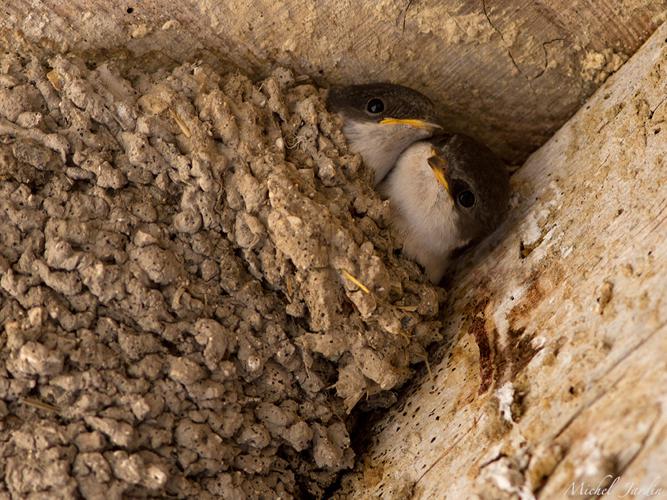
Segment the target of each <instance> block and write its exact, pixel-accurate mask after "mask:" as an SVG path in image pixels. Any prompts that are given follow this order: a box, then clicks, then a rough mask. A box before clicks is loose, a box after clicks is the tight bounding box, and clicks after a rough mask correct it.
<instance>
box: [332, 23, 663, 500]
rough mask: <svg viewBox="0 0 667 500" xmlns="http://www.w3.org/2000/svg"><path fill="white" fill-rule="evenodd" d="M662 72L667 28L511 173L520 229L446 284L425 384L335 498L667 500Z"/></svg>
mask: <svg viewBox="0 0 667 500" xmlns="http://www.w3.org/2000/svg"><path fill="white" fill-rule="evenodd" d="M665 67H667V25H663V26H662V27H661V28H660V29H659V30H658V31H657V32H656V33H655V34H654V35H653V36H652V37H651V38H650V40H649V41H648V42H647V43H646V45H645V46H643V47H642V48H641V49H640V50H639V51H638V52H637V54H635V56H633V58H632V59H630V60H629V61H628V62H627V63H626V64H625V65H624V66H623V67H622V68H621V69H620V71H619V72H618V73H616V74H615V75H614V76H613V77H611V78H610V79H609V80H608V81H607V82H606V83H605V84H604V85H603V86H602V87H601V88H600V89H599V90H598V91H597V92H596V93H595V95H594V96H593V97H592V98H591V99H590V100H589V101H588V102H587V103H586V104H585V106H584V107H583V108H582V109H581V110H580V111H579V112H578V113H577V114H576V115H575V116H574V117H573V118H572V119H571V120H570V121H569V122H568V123H567V124H565V125H564V126H563V127H562V128H561V129H560V130H559V131H558V132H557V133H556V134H555V135H554V137H552V138H551V139H550V140H549V141H548V142H547V143H546V144H545V145H544V146H543V147H542V148H541V149H540V150H538V151H537V152H536V153H534V154H533V155H532V156H531V157H530V158H529V159H528V161H527V162H526V164H525V165H524V166H523V167H522V168H521V169H520V170H519V171H518V173H517V174H516V175H515V176H514V179H513V183H514V186H515V189H516V200H515V207H514V209H513V213H512V217H511V220H509V221H507V224H505V226H504V227H503V228H501V231H500V232H499V233H498V234H497V235H496V237H495V242H489V243H488V244H487V245H486V246H485V247H484V248H480V249H479V251H478V252H476V253H475V254H474V255H471V256H469V257H468V261H467V262H466V263H464V264H463V265H462V268H461V269H460V270H459V271H458V273H457V275H456V277H455V279H454V280H453V284H452V287H451V296H452V300H451V304H450V306H449V308H448V311H449V312H448V313H447V314H448V315H449V327H448V331H447V332H446V336H448V337H449V338H450V339H451V344H450V346H449V347H448V348H446V349H445V350H443V352H441V353H440V357H441V358H442V361H441V362H440V363H439V364H437V365H435V366H432V371H433V379H429V378H428V377H425V378H424V379H422V380H421V381H420V383H419V384H416V385H415V387H414V388H413V390H412V393H411V394H409V395H408V396H407V397H406V398H405V399H404V401H403V402H402V404H401V405H400V406H399V407H397V408H396V409H393V410H391V411H390V413H389V414H388V415H387V416H386V417H385V418H383V419H382V420H381V421H380V422H379V423H378V424H377V425H376V426H375V427H374V428H373V430H372V432H371V433H370V435H372V436H373V439H372V442H371V444H370V447H369V449H368V450H367V452H366V455H365V457H362V458H361V459H360V460H359V461H358V463H359V464H360V465H359V466H358V468H357V470H356V471H355V472H354V473H353V474H350V475H348V476H347V477H346V478H345V480H344V481H343V488H342V490H341V492H340V493H339V497H340V498H348V497H352V498H378V497H381V498H410V497H411V498H424V499H426V498H444V497H447V498H471V497H473V496H474V495H479V497H481V498H517V497H518V496H520V497H521V498H533V496H538V495H539V498H543V499H547V498H554V499H559V498H565V497H566V496H567V495H568V493H570V491H571V488H574V490H573V491H574V494H576V495H584V496H585V491H584V490H586V489H587V488H595V487H597V486H599V487H605V486H610V485H611V483H612V481H614V480H616V478H618V479H617V480H616V481H617V482H616V484H615V485H614V486H613V488H615V494H618V495H622V494H623V493H624V492H625V491H627V489H628V488H638V489H643V490H641V491H644V492H646V491H649V490H650V489H651V488H653V490H652V491H654V492H655V491H657V489H658V488H662V490H661V491H662V494H664V493H665V492H667V483H666V482H665V481H667V478H666V477H665V475H664V473H665V470H667V454H666V453H665V446H664V442H665V435H666V433H667V416H666V415H665V404H666V403H667V369H666V368H667V361H666V360H667V286H666V283H667V239H665V234H667V165H666V164H665V157H667V99H666V97H665V96H667V73H666V72H665ZM582 491H583V492H584V493H582ZM589 491H590V490H589ZM408 493H409V495H408ZM597 494H598V495H599V494H600V492H599V491H598V493H597ZM406 495H407V496H406ZM648 495H650V493H649V494H647V497H648ZM652 495H653V496H655V493H653V494H652Z"/></svg>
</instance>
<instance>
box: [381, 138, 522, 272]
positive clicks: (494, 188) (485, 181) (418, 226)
mask: <svg viewBox="0 0 667 500" xmlns="http://www.w3.org/2000/svg"><path fill="white" fill-rule="evenodd" d="M378 190H379V191H380V193H381V194H382V195H384V196H385V197H386V198H388V199H389V200H390V204H391V210H392V223H393V224H394V225H395V227H396V228H397V230H398V233H399V235H400V237H401V238H402V239H403V252H404V254H405V255H407V256H408V257H410V258H412V259H414V260H416V261H417V262H418V263H420V264H421V265H422V266H424V268H425V270H426V274H427V276H428V278H429V279H430V280H431V282H433V283H438V282H439V281H440V279H441V278H442V276H443V274H444V273H445V270H446V268H447V265H448V263H449V260H450V257H451V254H452V252H453V251H454V250H456V249H457V248H459V247H462V246H464V245H467V244H468V243H470V242H471V241H473V240H477V239H481V238H482V237H484V236H486V235H487V234H489V233H491V232H492V231H493V230H494V229H495V228H496V227H497V226H498V224H500V222H501V221H502V219H503V217H504V216H505V213H506V212H507V209H508V204H509V192H510V191H509V175H508V173H507V171H506V169H505V168H504V166H503V164H502V163H501V162H500V160H499V159H498V158H497V157H496V156H495V155H494V154H493V153H492V152H491V151H490V150H489V149H488V148H486V147H485V146H483V145H481V144H479V143H477V142H476V141H474V140H473V139H471V138H469V137H467V136H464V135H460V134H451V135H442V136H440V137H435V138H433V139H430V140H427V141H420V142H417V143H415V144H413V145H411V146H410V147H409V148H408V149H406V150H405V151H404V152H403V154H402V155H401V156H400V157H399V159H398V161H397V163H396V166H395V167H394V169H393V170H392V171H391V172H390V174H389V175H388V176H387V178H386V179H385V180H384V182H382V184H381V185H380V186H379V187H378Z"/></svg>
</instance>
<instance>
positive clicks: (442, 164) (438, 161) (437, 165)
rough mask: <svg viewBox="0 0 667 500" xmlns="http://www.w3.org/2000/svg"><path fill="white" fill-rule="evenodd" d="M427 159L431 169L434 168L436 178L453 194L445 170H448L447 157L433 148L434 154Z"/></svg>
mask: <svg viewBox="0 0 667 500" xmlns="http://www.w3.org/2000/svg"><path fill="white" fill-rule="evenodd" d="M426 161H428V164H429V165H430V167H431V170H433V175H435V178H436V180H437V181H438V182H439V183H440V185H441V186H442V187H444V188H445V190H446V191H447V192H448V193H449V194H450V195H451V194H452V193H451V191H450V190H449V182H447V177H446V176H445V172H447V162H446V161H445V159H444V158H443V157H442V156H440V155H439V154H438V153H437V152H436V151H435V150H433V156H430V157H429V158H428V160H426Z"/></svg>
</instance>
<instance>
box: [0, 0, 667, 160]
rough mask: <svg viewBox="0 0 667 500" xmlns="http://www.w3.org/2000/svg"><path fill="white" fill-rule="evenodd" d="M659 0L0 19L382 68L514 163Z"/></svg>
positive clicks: (126, 41) (188, 54) (534, 0)
mask: <svg viewBox="0 0 667 500" xmlns="http://www.w3.org/2000/svg"><path fill="white" fill-rule="evenodd" d="M666 10H667V0H648V1H647V0H597V1H595V2H590V1H587V0H539V1H538V0H521V1H519V0H474V1H473V0H445V1H441V0H401V1H397V0H379V1H373V2H356V1H350V0H345V1H327V2H323V1H320V2H313V1H311V0H288V1H282V2H276V1H274V0H252V1H250V0H244V1H233V2H231V1H227V2H221V1H219V0H183V1H179V2H173V1H171V0H142V1H135V0H130V1H127V2H116V1H111V0H73V1H68V2H63V1H60V0H43V1H37V2H35V1H32V0H4V1H3V2H2V16H0V30H2V31H5V32H14V31H15V30H17V29H18V30H20V31H21V32H22V33H23V34H24V36H25V37H27V38H28V39H30V40H31V41H41V42H42V43H44V44H46V43H48V44H50V45H52V46H53V47H55V48H58V49H61V50H62V49H69V50H73V51H78V52H84V53H85V52H91V53H92V52H94V51H97V50H99V49H121V50H126V49H129V50H130V51H132V52H134V53H136V54H151V56H150V57H149V58H148V60H149V61H150V60H152V59H153V56H158V57H159V58H161V59H175V60H178V61H181V62H182V61H183V60H186V59H190V58H192V57H194V56H196V55H199V56H203V57H206V58H207V59H212V58H215V57H225V58H227V59H230V60H232V61H234V62H235V63H236V64H238V65H239V66H240V67H241V68H243V69H244V70H246V71H251V72H254V73H262V72H265V71H266V69H267V68H268V67H269V66H271V65H273V64H276V63H278V64H284V65H287V66H289V67H292V68H295V69H296V70H298V71H300V72H304V73H307V74H309V75H311V76H313V77H315V78H318V79H319V80H320V81H321V82H326V81H329V82H336V83H338V82H348V83H349V82H364V81H369V80H393V81H396V82H399V83H404V84H408V85H411V86H414V87H415V88H417V89H420V90H422V91H424V92H425V93H427V94H428V95H429V96H431V97H432V98H434V99H435V100H436V102H437V103H438V104H439V105H441V106H442V109H443V111H445V112H446V113H447V115H448V116H449V117H450V119H451V124H452V125H453V126H455V127H457V128H461V129H464V130H466V131H468V132H469V133H472V134H473V135H476V136H477V137H478V138H481V139H483V140H484V141H486V142H488V143H489V144H490V145H491V146H492V147H493V148H494V149H496V150H497V151H498V152H500V153H502V155H503V156H504V157H505V158H506V159H508V160H510V161H512V162H520V161H522V160H524V159H525V158H526V156H527V155H528V153H530V152H531V151H533V150H534V149H535V148H537V147H538V146H539V145H541V144H542V143H543V142H544V141H545V140H546V139H547V138H548V137H550V136H551V134H552V133H553V132H554V131H555V130H556V129H557V128H558V127H559V126H560V125H562V124H563V123H564V122H565V120H566V119H567V118H569V117H570V116H571V115H572V114H573V113H574V112H575V111H576V110H577V109H578V108H579V106H580V105H581V103H582V102H583V100H584V99H585V98H586V97H587V96H588V95H590V94H591V93H592V92H593V91H594V90H595V88H597V86H598V85H599V84H600V83H601V82H602V81H603V80H604V79H605V78H606V76H607V75H608V74H609V73H610V72H613V71H614V70H616V69H617V68H618V66H619V65H620V64H621V63H622V62H623V60H625V59H626V58H627V57H628V56H630V55H632V54H633V53H634V51H635V50H636V49H637V48H638V47H639V45H641V43H642V42H643V41H644V40H645V39H646V38H647V37H648V36H649V35H650V34H651V33H652V31H653V30H654V29H655V27H656V26H658V24H659V23H660V22H661V21H662V20H664V18H665V11H666Z"/></svg>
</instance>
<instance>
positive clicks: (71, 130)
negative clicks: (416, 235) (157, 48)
mask: <svg viewBox="0 0 667 500" xmlns="http://www.w3.org/2000/svg"><path fill="white" fill-rule="evenodd" d="M323 97H324V91H323V90H321V89H318V88H317V87H315V86H314V85H312V84H310V83H308V82H306V81H305V80H303V79H300V78H296V79H295V78H294V76H293V75H292V74H291V73H290V72H289V71H287V70H284V69H278V70H276V71H274V72H273V73H272V74H271V75H270V76H269V77H268V78H266V79H264V80H263V81H259V82H253V81H251V80H250V79H249V78H248V77H246V76H244V75H242V74H239V73H238V72H236V71H234V70H233V69H231V68H229V69H228V70H225V69H224V68H223V69H222V70H220V69H218V70H213V69H212V68H211V67H208V66H206V65H203V64H197V63H194V64H184V65H181V66H179V67H175V68H169V69H160V70H157V71H146V70H144V69H142V68H141V67H140V65H132V64H129V63H127V61H123V62H118V61H115V62H114V61H107V62H99V63H96V64H91V63H89V62H86V63H84V62H83V61H82V60H80V59H77V58H76V57H73V56H71V57H70V56H54V57H51V58H45V57H41V56H35V55H31V56H27V55H19V54H11V53H10V54H4V55H3V56H2V57H1V58H0V273H1V275H2V277H1V279H0V324H2V334H1V337H0V346H1V351H0V395H1V396H2V401H0V416H1V417H2V423H1V424H0V425H1V427H0V452H1V457H2V460H1V466H2V467H1V473H0V477H1V478H2V481H1V482H0V494H3V493H2V492H3V490H4V494H7V493H9V494H11V495H12V496H13V497H17V498H19V497H20V498H26V497H30V498H72V497H77V496H83V497H85V498H121V496H151V495H153V496H166V495H173V496H180V497H184V496H188V497H197V498H219V497H222V498H225V499H236V498H238V499H243V498H258V497H271V498H273V497H275V496H276V495H280V496H281V497H283V498H285V497H290V496H302V495H304V494H311V495H315V496H321V495H322V493H323V491H324V489H325V488H326V487H327V486H328V485H330V484H331V483H332V481H334V480H335V478H336V475H337V474H338V473H340V471H341V470H344V469H346V468H349V467H351V466H352V464H353V461H354V452H353V450H352V447H351V444H350V437H349V432H350V430H351V429H350V428H349V426H350V425H351V422H352V419H351V418H350V414H351V412H352V413H355V412H359V411H361V410H360V409H363V408H371V407H378V406H380V407H381V406H388V405H390V404H391V403H392V402H393V401H394V400H395V395H394V393H393V390H394V389H396V388H398V387H400V386H401V385H402V384H404V383H405V382H406V380H408V378H409V377H410V376H411V373H412V368H411V366H412V365H414V364H416V363H419V362H422V361H424V359H425V358H426V351H425V347H426V346H427V345H428V344H430V343H432V342H434V341H436V340H438V339H439V332H440V329H441V324H440V321H439V320H438V311H439V307H440V305H441V304H442V301H443V298H444V297H443V294H442V291H441V290H440V289H439V288H436V287H433V286H431V285H430V284H428V283H426V282H425V281H424V278H423V275H422V273H421V271H420V269H419V268H418V267H417V266H416V265H415V264H413V263H411V262H409V261H406V260H404V259H403V258H402V257H400V252H399V251H398V250H399V247H398V245H397V243H396V241H395V240H394V238H393V237H392V235H391V234H390V231H389V229H388V228H387V225H388V224H387V223H388V219H387V215H388V208H389V207H388V205H387V204H386V203H385V202H382V201H381V200H380V199H379V198H377V197H376V195H375V194H374V192H373V191H372V188H371V187H370V184H369V174H368V172H367V171H366V169H365V168H363V166H362V165H361V162H360V159H359V157H358V156H355V155H352V154H349V153H348V151H347V146H346V144H345V141H344V138H343V136H342V134H341V132H340V123H339V122H338V120H337V119H336V118H335V117H333V116H331V115H329V114H328V113H327V111H326V110H325V107H324V101H323Z"/></svg>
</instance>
